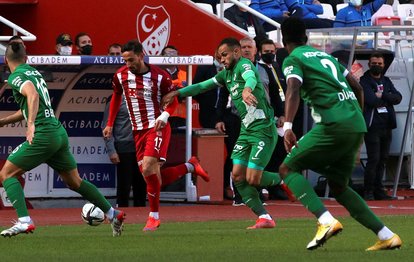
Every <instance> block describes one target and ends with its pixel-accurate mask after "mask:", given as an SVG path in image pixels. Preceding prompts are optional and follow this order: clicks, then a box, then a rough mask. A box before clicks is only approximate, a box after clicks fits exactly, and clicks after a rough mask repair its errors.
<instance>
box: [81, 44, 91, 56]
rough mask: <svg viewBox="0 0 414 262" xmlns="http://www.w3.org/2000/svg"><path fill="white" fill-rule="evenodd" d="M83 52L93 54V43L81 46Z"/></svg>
mask: <svg viewBox="0 0 414 262" xmlns="http://www.w3.org/2000/svg"><path fill="white" fill-rule="evenodd" d="M81 54H82V55H91V54H92V46H91V45H84V46H82V47H81Z"/></svg>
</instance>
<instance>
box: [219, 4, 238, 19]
mask: <svg viewBox="0 0 414 262" xmlns="http://www.w3.org/2000/svg"><path fill="white" fill-rule="evenodd" d="M233 5H234V4H233V3H223V12H224V10H226V9H227V8H230V7H232V6H233ZM216 10H217V15H218V16H220V11H221V5H220V4H217V6H216ZM223 14H224V13H223Z"/></svg>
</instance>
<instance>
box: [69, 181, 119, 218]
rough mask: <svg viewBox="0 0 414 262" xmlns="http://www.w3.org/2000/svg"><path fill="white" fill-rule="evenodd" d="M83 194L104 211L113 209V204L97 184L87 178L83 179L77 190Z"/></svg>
mask: <svg viewBox="0 0 414 262" xmlns="http://www.w3.org/2000/svg"><path fill="white" fill-rule="evenodd" d="M75 191H76V192H78V193H79V194H81V195H82V196H83V197H84V198H85V199H86V200H88V201H89V202H91V203H92V204H94V205H96V206H97V207H99V208H100V209H101V210H102V211H103V212H104V213H106V212H108V211H109V209H111V207H112V206H111V204H109V202H108V200H106V198H105V197H104V196H103V195H102V194H101V192H99V190H98V188H96V186H95V185H94V184H92V183H90V182H88V181H86V180H82V183H81V184H80V187H79V188H78V189H77V190H75Z"/></svg>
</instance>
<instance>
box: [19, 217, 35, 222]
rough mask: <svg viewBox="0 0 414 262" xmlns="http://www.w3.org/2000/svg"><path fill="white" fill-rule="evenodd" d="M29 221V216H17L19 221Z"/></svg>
mask: <svg viewBox="0 0 414 262" xmlns="http://www.w3.org/2000/svg"><path fill="white" fill-rule="evenodd" d="M30 221H32V219H31V218H30V216H25V217H19V222H20V223H30Z"/></svg>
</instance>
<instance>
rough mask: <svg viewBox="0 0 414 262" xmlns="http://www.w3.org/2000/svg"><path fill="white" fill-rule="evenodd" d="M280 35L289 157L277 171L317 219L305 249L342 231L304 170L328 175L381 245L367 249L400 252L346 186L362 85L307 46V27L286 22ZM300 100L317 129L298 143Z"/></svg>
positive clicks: (361, 128) (359, 125)
mask: <svg viewBox="0 0 414 262" xmlns="http://www.w3.org/2000/svg"><path fill="white" fill-rule="evenodd" d="M282 35H283V42H284V45H285V47H286V49H287V50H288V52H289V56H288V57H287V58H286V59H285V61H284V63H283V72H284V74H285V76H286V82H287V93H286V101H285V123H284V130H285V136H284V143H285V147H286V150H287V151H288V152H289V154H288V156H287V157H286V158H285V160H284V162H283V164H282V165H281V166H280V169H279V173H280V175H281V177H282V178H283V180H284V181H285V183H286V184H287V186H288V187H289V188H290V189H291V190H292V192H293V193H294V195H295V196H296V197H297V199H298V200H300V201H301V203H302V204H303V205H304V206H305V207H306V208H307V209H308V210H309V211H310V212H312V213H313V214H314V215H315V216H316V217H317V218H318V230H317V233H316V236H315V237H314V239H313V240H312V241H311V242H309V244H308V246H307V249H309V250H313V249H316V248H318V247H320V246H322V245H323V244H324V243H325V241H326V240H328V239H329V238H330V237H331V236H333V235H336V234H337V233H339V232H340V231H342V228H343V227H342V225H341V223H340V222H339V221H338V220H336V219H335V218H334V217H333V216H332V215H331V213H330V212H329V211H327V210H326V208H325V206H324V205H323V203H322V201H321V200H320V199H319V198H318V196H317V195H316V193H315V191H314V190H313V188H312V187H311V185H310V184H309V182H308V181H307V180H306V179H305V178H304V177H303V176H302V175H301V172H302V170H305V169H311V170H314V171H316V172H318V173H319V174H321V175H323V176H325V177H326V178H327V180H328V185H329V187H330V189H331V192H332V194H333V195H334V197H335V199H336V200H337V201H338V203H340V204H341V205H343V206H344V207H345V208H346V209H347V210H348V211H349V213H350V214H351V216H352V217H353V218H355V219H356V220H357V221H358V222H359V223H361V224H362V225H363V226H365V227H367V228H368V229H371V230H372V231H373V232H374V233H375V234H377V236H378V238H379V240H378V242H377V243H376V244H375V245H373V246H371V247H370V248H368V249H367V250H368V251H371V250H382V249H394V248H399V247H400V246H401V244H402V242H401V239H400V238H399V237H398V235H396V234H394V233H393V232H392V231H391V230H389V229H388V228H387V227H386V226H384V224H383V223H382V222H381V221H380V219H379V218H378V217H377V216H376V215H375V214H374V213H373V212H372V211H371V210H370V209H369V207H368V206H367V204H366V203H365V201H364V200H363V199H362V198H361V197H360V196H359V195H358V194H357V193H356V192H355V191H354V190H353V189H352V188H350V187H349V186H348V182H349V179H350V177H351V175H352V172H353V168H354V163H355V158H356V156H357V153H358V149H359V147H360V145H361V143H362V139H363V136H364V133H365V132H366V127H365V122H364V118H363V116H362V110H361V108H362V106H363V104H364V102H363V91H362V87H361V86H360V85H359V83H358V82H357V81H356V80H355V79H354V78H353V77H352V75H351V74H350V73H349V72H348V71H347V70H346V69H345V68H344V67H343V66H342V65H340V64H339V62H338V61H336V59H335V58H333V57H332V56H330V55H328V54H327V53H325V52H321V51H319V50H317V49H315V48H313V47H311V46H308V45H306V42H307V36H306V32H305V25H304V24H303V22H302V21H301V20H299V19H293V18H292V19H287V20H286V21H285V22H284V23H283V24H282ZM300 96H302V98H303V100H304V101H305V102H306V103H307V104H308V105H309V106H310V108H311V112H312V113H311V114H312V117H313V119H314V122H315V126H314V128H312V130H311V131H310V132H309V133H307V134H306V135H305V136H303V137H302V138H301V139H300V140H299V141H296V136H295V134H294V133H293V131H292V121H293V118H294V116H295V114H296V111H297V108H298V106H299V99H300Z"/></svg>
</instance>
